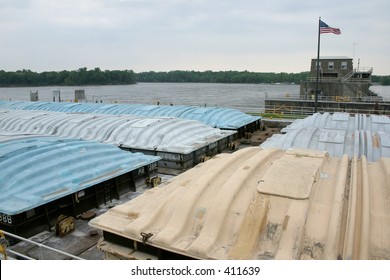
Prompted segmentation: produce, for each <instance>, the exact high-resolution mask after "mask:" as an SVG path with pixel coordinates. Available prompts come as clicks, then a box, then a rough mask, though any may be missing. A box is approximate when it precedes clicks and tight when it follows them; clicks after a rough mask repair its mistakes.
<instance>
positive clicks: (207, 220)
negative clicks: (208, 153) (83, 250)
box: [90, 147, 390, 259]
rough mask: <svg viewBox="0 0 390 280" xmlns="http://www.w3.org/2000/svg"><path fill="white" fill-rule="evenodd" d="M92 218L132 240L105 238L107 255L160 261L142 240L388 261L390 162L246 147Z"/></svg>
mask: <svg viewBox="0 0 390 280" xmlns="http://www.w3.org/2000/svg"><path fill="white" fill-rule="evenodd" d="M90 225H91V226H93V227H96V228H99V229H102V230H103V231H105V232H108V233H110V234H113V235H116V236H119V237H121V238H125V239H128V240H129V244H134V246H129V247H126V246H124V245H123V244H122V245H118V244H115V243H113V242H111V241H110V242H109V241H107V240H102V242H100V244H99V245H98V246H99V248H100V249H101V250H103V251H105V252H106V256H108V258H110V256H111V257H112V258H120V259H145V258H157V256H151V255H150V254H144V253H143V252H142V250H137V245H136V244H137V243H138V244H141V243H142V244H144V246H146V247H148V246H151V247H154V248H159V250H164V251H168V252H174V253H176V254H178V255H183V256H188V257H191V258H195V259H389V258H390V159H381V160H380V161H378V162H375V163H368V162H367V160H366V159H365V158H364V157H363V158H362V159H359V160H357V159H353V160H352V161H351V160H349V159H348V156H344V157H342V158H331V157H329V156H328V154H327V153H326V152H320V151H312V150H288V151H286V152H283V151H282V150H279V149H265V150H262V149H261V148H259V147H253V148H245V149H242V150H239V151H237V152H234V153H233V154H220V155H218V156H216V157H214V158H213V159H211V160H209V161H207V162H205V163H203V164H201V165H198V166H196V167H194V168H192V169H191V170H189V171H187V172H185V173H183V174H181V175H179V176H177V177H175V178H173V179H171V180H170V181H168V182H167V183H166V184H164V185H162V186H160V187H157V188H154V189H150V190H148V191H146V192H145V193H144V194H142V195H140V196H139V197H137V198H135V199H133V200H131V201H128V202H126V203H124V204H121V205H119V206H117V207H114V208H112V209H110V210H109V211H107V212H106V213H104V214H102V215H101V216H99V217H97V218H95V219H93V220H92V221H91V222H90ZM145 236H147V238H145ZM144 248H145V247H144Z"/></svg>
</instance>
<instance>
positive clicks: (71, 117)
mask: <svg viewBox="0 0 390 280" xmlns="http://www.w3.org/2000/svg"><path fill="white" fill-rule="evenodd" d="M0 129H2V130H7V131H15V132H24V133H32V134H42V135H51V136H60V137H68V138H69V137H71V138H81V139H84V140H94V141H98V142H101V143H105V144H112V145H116V146H118V147H120V148H121V149H123V150H127V151H131V152H142V153H143V154H146V155H153V156H159V157H161V161H159V163H158V166H159V168H160V169H161V168H166V169H175V170H185V169H188V168H191V167H193V166H195V165H196V164H198V163H199V162H202V161H204V160H206V159H208V158H210V157H212V156H214V155H216V154H218V153H221V152H222V151H224V150H228V149H230V148H231V145H233V144H232V143H233V142H234V138H235V134H236V131H234V130H221V129H218V128H213V127H210V126H208V125H205V124H203V123H201V122H199V121H194V120H187V119H178V118H170V117H143V116H138V117H136V116H127V115H102V114H92V113H63V112H51V111H35V110H34V111H31V110H1V109H0ZM167 171H169V170H167Z"/></svg>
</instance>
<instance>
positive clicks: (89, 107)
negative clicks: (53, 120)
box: [0, 101, 261, 129]
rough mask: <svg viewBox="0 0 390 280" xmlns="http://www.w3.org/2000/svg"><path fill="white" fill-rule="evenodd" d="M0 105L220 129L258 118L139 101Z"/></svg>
mask: <svg viewBox="0 0 390 280" xmlns="http://www.w3.org/2000/svg"><path fill="white" fill-rule="evenodd" d="M0 109H14V110H44V111H59V112H84V113H96V114H110V115H134V116H147V117H153V116H166V117H177V118H180V119H189V120H197V121H200V122H202V123H204V124H207V125H210V126H213V127H218V128H222V129H239V128H240V127H243V126H245V125H248V124H251V123H253V122H256V121H258V120H260V119H261V118H260V117H255V116H251V115H248V114H245V113H243V112H241V111H238V110H235V109H226V108H216V107H208V108H202V107H195V106H157V105H142V104H110V105H107V104H100V103H97V104H96V103H66V102H61V103H54V102H53V103H52V102H39V101H37V102H27V101H16V102H15V101H14V102H13V101H1V102H0Z"/></svg>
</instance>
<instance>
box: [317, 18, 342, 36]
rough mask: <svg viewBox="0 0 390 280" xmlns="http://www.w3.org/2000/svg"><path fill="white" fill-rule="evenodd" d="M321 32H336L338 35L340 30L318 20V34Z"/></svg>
mask: <svg viewBox="0 0 390 280" xmlns="http://www.w3.org/2000/svg"><path fill="white" fill-rule="evenodd" d="M322 33H333V34H336V35H340V34H341V31H340V29H338V28H333V27H330V26H329V25H327V24H326V23H325V22H323V21H322V20H320V34H322Z"/></svg>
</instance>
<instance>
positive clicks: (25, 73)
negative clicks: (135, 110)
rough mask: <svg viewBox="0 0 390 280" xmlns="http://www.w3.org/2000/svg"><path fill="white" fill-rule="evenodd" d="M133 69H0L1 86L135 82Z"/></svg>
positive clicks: (120, 83)
mask: <svg viewBox="0 0 390 280" xmlns="http://www.w3.org/2000/svg"><path fill="white" fill-rule="evenodd" d="M135 83H136V80H135V73H134V72H133V71H132V70H105V71H102V70H100V68H95V69H90V70H88V69H87V68H86V67H84V68H80V69H78V70H74V71H66V70H64V71H60V72H55V71H48V72H42V73H36V72H32V71H31V70H25V69H23V70H18V71H15V72H6V71H0V87H12V86H51V85H56V86H80V85H123V84H135Z"/></svg>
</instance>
